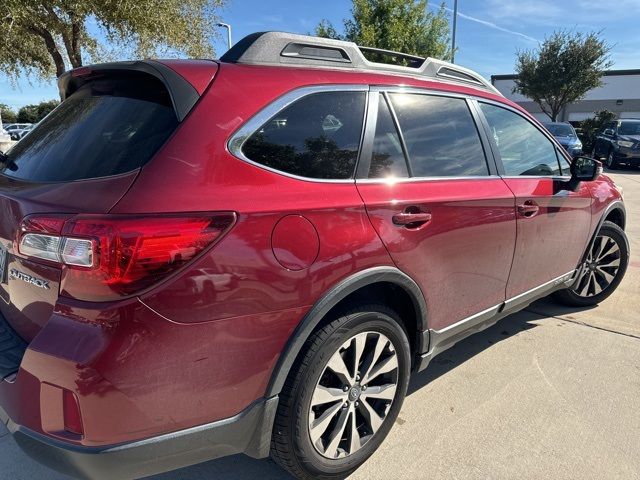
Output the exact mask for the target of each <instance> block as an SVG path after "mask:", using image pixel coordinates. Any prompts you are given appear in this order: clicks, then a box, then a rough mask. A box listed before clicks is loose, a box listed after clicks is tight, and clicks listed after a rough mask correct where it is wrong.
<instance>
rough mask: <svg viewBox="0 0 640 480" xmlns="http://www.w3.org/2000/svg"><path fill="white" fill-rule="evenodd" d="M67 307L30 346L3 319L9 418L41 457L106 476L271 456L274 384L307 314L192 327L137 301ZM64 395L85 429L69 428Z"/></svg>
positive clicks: (1, 394)
mask: <svg viewBox="0 0 640 480" xmlns="http://www.w3.org/2000/svg"><path fill="white" fill-rule="evenodd" d="M101 307H102V306H101ZM58 308H59V310H56V312H54V314H53V315H52V316H51V318H50V319H49V320H48V321H47V323H46V325H45V326H44V327H43V329H42V330H41V331H40V332H39V334H38V335H37V336H36V338H34V340H32V341H31V343H29V345H27V344H26V343H25V342H24V341H22V339H20V337H19V336H17V335H16V334H15V333H14V332H13V330H12V329H11V326H10V325H9V324H8V323H7V322H6V321H5V320H4V318H3V317H2V315H1V314H0V367H2V366H3V365H4V366H6V368H5V369H4V370H2V373H3V375H2V376H0V421H2V422H3V423H4V424H6V425H7V427H8V429H9V430H10V431H11V432H12V433H13V435H14V437H15V440H16V442H17V443H18V445H19V446H20V447H21V448H22V449H23V450H24V451H25V452H26V453H27V454H28V455H30V456H31V457H33V458H34V459H35V460H37V461H38V462H40V463H43V464H45V465H47V466H49V467H51V468H53V469H55V470H58V471H60V472H63V473H66V474H69V475H72V476H75V477H79V478H92V479H93V478H95V479H101V478H140V477H142V476H147V475H152V474H155V473H160V472H164V471H168V470H172V469H176V468H180V467H184V466H188V465H192V464H195V463H199V462H202V461H207V460H211V459H215V458H218V457H222V456H226V455H232V454H237V453H245V454H247V455H249V456H251V457H255V458H265V457H267V456H268V455H269V450H270V442H271V430H272V427H273V419H274V418H275V412H276V409H277V405H278V397H277V396H269V397H268V398H265V397H264V392H265V386H266V382H267V381H268V379H269V375H270V372H271V370H272V368H273V363H274V362H275V359H276V358H277V352H279V351H280V350H281V349H282V346H281V341H284V337H285V336H286V334H287V329H284V328H278V327H279V326H281V325H282V324H283V323H284V324H289V323H292V322H293V321H294V320H295V318H296V317H297V316H298V314H299V313H298V312H297V310H293V311H287V312H285V313H282V314H281V313H278V312H276V313H273V314H270V315H268V316H267V317H266V318H265V317H264V316H245V317H233V318H231V319H228V320H227V319H221V320H217V321H214V322H207V323H201V324H197V325H184V324H178V323H175V322H170V321H168V320H166V319H165V318H163V317H161V316H159V315H157V314H156V313H155V312H154V311H152V310H151V309H149V308H148V307H146V306H145V305H144V304H142V303H141V302H139V301H138V300H132V301H130V302H129V303H127V304H125V305H118V306H116V307H114V308H112V309H107V308H104V307H103V308H101V309H100V310H98V314H99V315H100V316H97V317H96V316H94V312H93V311H91V310H86V309H85V310H81V309H79V308H74V309H68V310H66V311H63V308H62V307H58ZM72 315H73V316H72ZM89 320H91V321H89ZM257 320H260V321H259V322H257ZM278 336H282V337H283V340H280V338H278ZM4 347H6V348H5V349H3V348H4ZM63 390H66V391H70V392H72V393H73V394H74V395H75V396H76V398H77V400H78V403H79V411H80V414H81V419H82V428H83V431H84V433H83V434H82V435H80V434H76V433H73V432H72V431H68V430H67V429H66V424H65V423H64V422H65V420H64V412H63V410H64V409H63V406H62V392H63Z"/></svg>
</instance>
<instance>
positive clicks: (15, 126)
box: [4, 123, 31, 133]
mask: <svg viewBox="0 0 640 480" xmlns="http://www.w3.org/2000/svg"><path fill="white" fill-rule="evenodd" d="M30 126H31V124H30V123H8V124H6V125H5V126H4V129H5V130H6V131H7V132H8V133H11V132H13V131H16V130H23V129H25V128H27V127H30Z"/></svg>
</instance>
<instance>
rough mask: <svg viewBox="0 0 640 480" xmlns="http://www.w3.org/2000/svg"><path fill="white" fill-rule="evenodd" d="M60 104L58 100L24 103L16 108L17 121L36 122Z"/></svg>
mask: <svg viewBox="0 0 640 480" xmlns="http://www.w3.org/2000/svg"><path fill="white" fill-rule="evenodd" d="M58 105H60V102H59V101H58V100H48V101H46V102H40V103H37V104H35V105H25V106H24V107H22V108H21V109H20V110H18V116H17V123H38V122H39V121H40V120H42V119H43V118H44V117H46V116H47V115H49V112H51V110H53V109H54V108H56V107H57V106H58Z"/></svg>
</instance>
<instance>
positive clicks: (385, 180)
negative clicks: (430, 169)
mask: <svg viewBox="0 0 640 480" xmlns="http://www.w3.org/2000/svg"><path fill="white" fill-rule="evenodd" d="M500 179H501V177H500V176H498V175H483V176H477V177H457V176H448V177H394V178H358V179H356V183H385V184H394V183H407V182H433V181H437V180H442V181H451V180H459V181H466V180H472V181H473V180H500Z"/></svg>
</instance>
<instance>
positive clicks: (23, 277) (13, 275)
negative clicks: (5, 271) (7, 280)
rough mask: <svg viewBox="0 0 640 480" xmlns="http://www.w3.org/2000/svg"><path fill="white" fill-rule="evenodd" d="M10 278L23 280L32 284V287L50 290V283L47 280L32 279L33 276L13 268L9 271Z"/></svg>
mask: <svg viewBox="0 0 640 480" xmlns="http://www.w3.org/2000/svg"><path fill="white" fill-rule="evenodd" d="M9 277H11V278H17V279H18V280H22V281H23V282H27V283H30V284H31V285H35V286H36V287H40V288H44V289H45V290H49V289H50V287H49V282H47V281H46V280H42V279H41V278H37V277H32V276H31V275H27V274H26V273H24V272H21V271H20V270H16V269H15V268H12V269H11V270H9Z"/></svg>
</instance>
